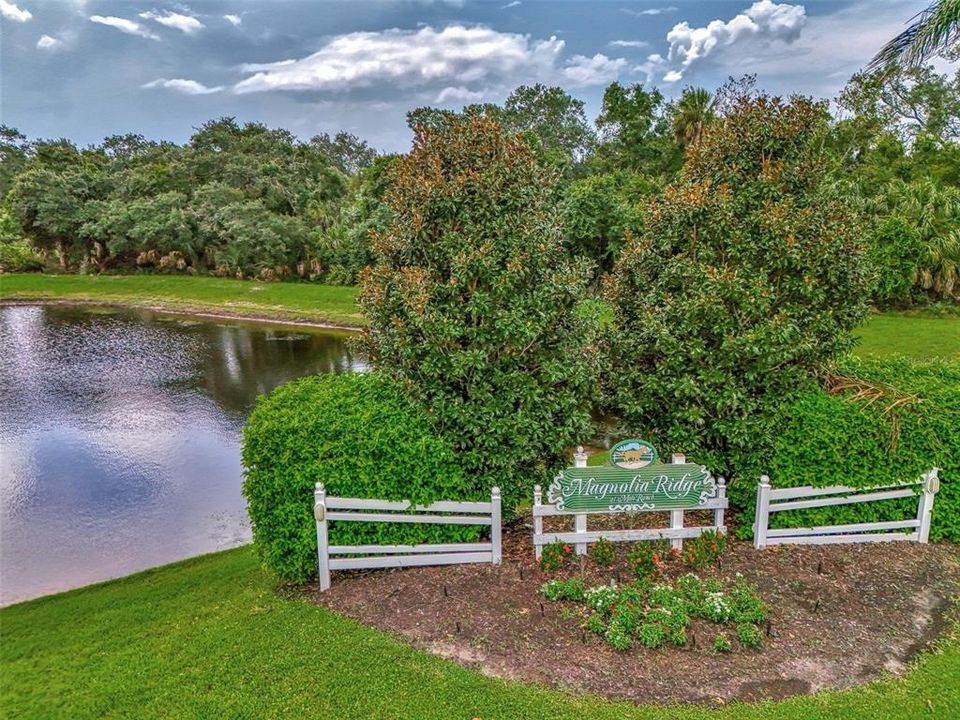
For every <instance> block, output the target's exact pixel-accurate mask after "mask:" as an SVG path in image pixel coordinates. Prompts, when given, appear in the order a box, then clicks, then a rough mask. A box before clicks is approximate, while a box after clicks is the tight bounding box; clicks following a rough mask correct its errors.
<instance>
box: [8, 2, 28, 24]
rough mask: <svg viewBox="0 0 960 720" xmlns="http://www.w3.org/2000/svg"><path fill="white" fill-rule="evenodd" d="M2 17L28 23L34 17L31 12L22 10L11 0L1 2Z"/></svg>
mask: <svg viewBox="0 0 960 720" xmlns="http://www.w3.org/2000/svg"><path fill="white" fill-rule="evenodd" d="M0 15H3V16H4V17H5V18H7V20H13V21H14V22H26V21H27V20H29V19H30V18H32V17H33V14H32V13H31V12H30V11H29V10H21V9H20V8H19V7H17V6H16V5H14V4H13V3H12V2H9V0H0Z"/></svg>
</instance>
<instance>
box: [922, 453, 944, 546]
mask: <svg viewBox="0 0 960 720" xmlns="http://www.w3.org/2000/svg"><path fill="white" fill-rule="evenodd" d="M939 472H940V468H936V467H935V468H933V469H932V470H929V471H927V472H925V473H924V474H923V492H922V493H921V494H920V501H919V503H918V504H917V505H918V507H917V520H918V521H919V523H920V524H919V525H918V526H917V542H922V543H925V542H927V541H929V539H930V518H931V513H932V512H933V497H934V495H936V494H937V491H939V490H940V476H939Z"/></svg>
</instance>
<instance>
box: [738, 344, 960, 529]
mask: <svg viewBox="0 0 960 720" xmlns="http://www.w3.org/2000/svg"><path fill="white" fill-rule="evenodd" d="M838 375H840V376H843V377H845V378H856V379H858V380H860V381H862V382H861V383H859V385H858V388H857V389H846V390H843V389H839V390H837V389H836V388H839V386H840V385H841V383H835V392H834V393H828V392H827V391H826V390H823V389H821V388H818V387H815V386H811V387H810V388H809V389H807V390H805V391H804V392H802V393H801V395H800V397H799V398H798V399H797V400H796V401H794V402H793V403H792V404H790V405H788V406H787V407H786V408H785V409H784V410H783V412H782V415H781V418H780V422H779V423H778V428H779V434H778V437H777V440H776V442H775V446H774V448H773V450H772V452H770V453H769V454H764V453H760V452H758V453H756V454H755V455H754V456H752V457H750V458H748V459H746V460H742V461H741V462H740V463H738V475H737V479H736V482H734V483H731V486H730V492H729V494H730V499H731V503H732V504H733V505H734V507H735V508H737V509H739V510H740V511H741V513H742V515H741V520H742V525H741V527H740V531H739V534H741V535H742V536H749V535H750V534H751V528H750V526H751V524H752V519H753V513H754V505H755V493H756V484H757V480H758V478H759V476H760V475H761V474H762V473H766V474H767V475H769V476H770V479H771V482H772V484H773V486H774V487H796V486H799V485H812V486H814V487H818V486H826V485H837V484H843V485H850V486H853V487H866V486H870V485H882V484H889V483H896V482H900V481H909V480H914V479H916V478H918V477H919V476H920V474H921V473H923V472H924V471H926V470H928V469H930V468H931V467H932V466H934V465H936V466H937V467H939V468H941V470H940V481H941V486H940V492H939V493H938V495H937V497H936V501H935V502H934V508H933V522H932V526H931V531H930V537H931V539H934V540H936V539H947V540H953V541H960V362H956V361H950V360H924V361H917V360H908V359H905V358H897V359H893V360H859V359H855V358H850V359H847V360H845V361H844V362H843V363H842V364H841V366H840V368H839V369H838ZM858 389H859V390H862V391H863V395H864V397H861V398H860V399H857V398H854V397H853V395H854V394H855V393H856V392H857V390H858ZM893 403H896V405H895V407H892V408H891V404H893ZM916 507H917V505H916V500H915V499H912V498H907V499H903V500H890V501H881V502H875V503H869V504H854V505H842V506H834V507H826V508H817V509H815V510H803V511H790V512H786V513H774V514H773V515H772V516H771V527H800V526H809V525H821V524H838V523H848V522H876V521H881V520H895V519H904V518H907V517H910V516H911V514H914V513H915V512H916Z"/></svg>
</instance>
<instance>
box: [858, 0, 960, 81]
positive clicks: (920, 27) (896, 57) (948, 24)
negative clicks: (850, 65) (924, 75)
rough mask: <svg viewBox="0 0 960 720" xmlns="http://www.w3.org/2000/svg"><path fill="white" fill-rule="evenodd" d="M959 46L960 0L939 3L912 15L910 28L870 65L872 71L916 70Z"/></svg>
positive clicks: (896, 38) (892, 41)
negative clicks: (890, 69) (883, 69)
mask: <svg viewBox="0 0 960 720" xmlns="http://www.w3.org/2000/svg"><path fill="white" fill-rule="evenodd" d="M958 45H960V0H937V1H936V2H934V3H933V4H931V5H930V7H928V8H927V9H926V10H923V11H921V12H919V13H917V14H916V15H914V16H913V23H911V25H910V27H908V28H907V29H906V30H904V31H903V32H902V33H900V34H899V35H897V36H896V37H895V38H893V40H891V41H890V42H888V43H887V44H886V45H884V46H883V48H882V49H881V50H880V52H878V53H877V56H876V57H875V58H873V60H872V61H871V63H870V69H871V70H877V69H878V68H886V67H890V66H901V67H917V66H919V65H922V64H923V63H924V62H926V61H927V60H928V59H929V58H931V57H933V56H934V55H938V54H940V53H943V52H947V51H951V50H955V49H956V48H957V46H958Z"/></svg>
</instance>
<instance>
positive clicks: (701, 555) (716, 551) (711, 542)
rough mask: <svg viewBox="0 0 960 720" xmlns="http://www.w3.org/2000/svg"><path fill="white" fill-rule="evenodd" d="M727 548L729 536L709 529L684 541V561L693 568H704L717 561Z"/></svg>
mask: <svg viewBox="0 0 960 720" xmlns="http://www.w3.org/2000/svg"><path fill="white" fill-rule="evenodd" d="M726 549H727V536H726V535H724V534H723V533H722V532H720V531H712V530H707V531H705V532H704V533H703V534H702V535H698V536H697V537H695V538H691V539H690V540H687V541H686V543H684V546H683V561H684V562H685V563H686V564H687V565H689V566H690V567H692V568H704V567H706V566H707V565H712V564H713V563H715V562H717V560H718V559H719V558H720V556H721V555H723V553H724V551H725V550H726Z"/></svg>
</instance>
